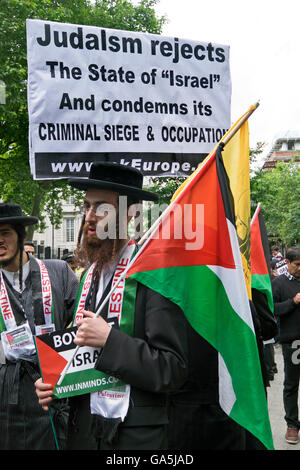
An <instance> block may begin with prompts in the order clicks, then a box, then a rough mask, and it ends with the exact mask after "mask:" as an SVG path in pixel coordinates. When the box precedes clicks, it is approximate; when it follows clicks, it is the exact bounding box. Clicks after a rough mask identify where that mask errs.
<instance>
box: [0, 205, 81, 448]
mask: <svg viewBox="0 0 300 470" xmlns="http://www.w3.org/2000/svg"><path fill="white" fill-rule="evenodd" d="M37 222H38V219H37V218H35V217H27V216H24V215H23V213H22V209H21V207H20V206H19V205H18V204H10V203H3V204H0V268H1V269H0V282H1V294H0V331H1V364H0V448H1V449H2V450H11V449H14V450H48V449H55V448H56V441H55V437H54V433H53V429H52V424H51V419H50V416H49V413H45V412H44V411H43V410H42V409H41V407H40V406H39V403H38V400H37V397H36V393H35V387H34V382H35V381H36V380H37V379H38V377H39V376H40V374H39V367H38V364H37V358H36V355H35V347H34V342H33V335H35V334H40V333H41V330H42V329H44V330H47V331H51V330H52V331H53V330H54V329H63V328H65V327H66V325H67V324H68V323H69V322H70V321H71V319H72V313H73V308H74V302H75V298H76V293H77V288H78V282H77V278H76V276H75V275H74V274H73V272H72V271H71V270H70V269H69V267H68V266H67V264H66V263H65V262H62V261H59V260H45V261H44V262H42V261H40V260H37V259H36V258H34V257H33V256H31V255H29V254H27V253H26V252H25V250H24V238H25V227H26V226H28V225H33V224H36V223H37ZM51 413H52V418H53V422H54V427H55V428H56V432H57V436H56V437H57V439H58V440H59V444H60V445H61V444H62V441H61V438H62V439H63V438H64V437H63V435H62V434H61V432H66V429H62V428H61V427H60V426H59V423H61V424H62V423H63V417H64V415H65V422H66V418H67V409H66V404H65V402H63V401H62V402H61V403H57V404H56V405H55V406H54V407H53V408H52V411H51ZM65 428H66V426H65Z"/></svg>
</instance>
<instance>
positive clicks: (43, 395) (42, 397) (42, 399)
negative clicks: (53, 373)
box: [34, 379, 53, 411]
mask: <svg viewBox="0 0 300 470" xmlns="http://www.w3.org/2000/svg"><path fill="white" fill-rule="evenodd" d="M34 385H35V392H36V394H37V396H38V399H39V404H40V405H41V406H42V408H43V410H45V411H48V409H49V408H48V405H49V403H51V402H52V395H53V386H52V385H50V384H45V383H44V382H43V381H42V379H38V380H37V381H36V382H35V383H34Z"/></svg>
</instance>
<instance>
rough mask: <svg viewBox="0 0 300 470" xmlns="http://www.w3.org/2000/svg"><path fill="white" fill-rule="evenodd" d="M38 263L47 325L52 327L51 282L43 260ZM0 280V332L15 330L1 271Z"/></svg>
mask: <svg viewBox="0 0 300 470" xmlns="http://www.w3.org/2000/svg"><path fill="white" fill-rule="evenodd" d="M36 261H37V262H38V264H39V267H40V274H41V285H42V304H43V313H44V319H45V324H46V325H51V324H52V322H53V309H52V290H51V282H50V278H49V274H48V271H47V268H46V266H45V264H44V263H43V262H42V261H41V260H38V259H37V260H36ZM0 279H1V282H0V331H5V330H10V329H13V328H15V327H16V326H17V324H16V320H15V316H14V313H13V309H12V307H11V303H10V300H9V296H8V293H7V289H6V285H5V282H4V279H3V274H2V273H1V271H0Z"/></svg>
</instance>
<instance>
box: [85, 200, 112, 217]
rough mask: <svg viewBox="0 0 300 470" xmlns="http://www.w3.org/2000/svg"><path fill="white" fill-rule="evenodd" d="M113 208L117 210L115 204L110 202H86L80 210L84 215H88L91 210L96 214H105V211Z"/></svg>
mask: <svg viewBox="0 0 300 470" xmlns="http://www.w3.org/2000/svg"><path fill="white" fill-rule="evenodd" d="M112 208H114V210H115V206H114V205H113V204H109V203H108V202H99V203H97V202H95V203H94V204H90V203H88V202H84V203H83V205H82V206H81V208H80V212H81V214H82V215H86V214H87V213H88V212H89V211H90V210H91V211H92V212H93V214H94V215H97V216H103V215H104V213H105V212H109V211H111V210H112Z"/></svg>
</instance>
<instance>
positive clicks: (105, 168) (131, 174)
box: [68, 162, 158, 202]
mask: <svg viewBox="0 0 300 470" xmlns="http://www.w3.org/2000/svg"><path fill="white" fill-rule="evenodd" d="M68 183H69V185H70V186H72V187H73V188H77V189H82V190H85V191H87V190H88V189H107V190H110V191H115V192H117V193H119V194H121V195H126V196H130V197H131V198H132V199H133V200H134V202H137V201H140V200H145V201H157V200H158V196H157V195H156V194H154V193H152V192H150V191H144V190H143V189H142V187H143V174H142V173H141V172H140V171H139V170H137V169H136V168H132V167H130V166H127V165H120V164H119V163H111V162H94V163H92V166H91V171H90V174H89V177H88V178H70V179H69V180H68Z"/></svg>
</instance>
